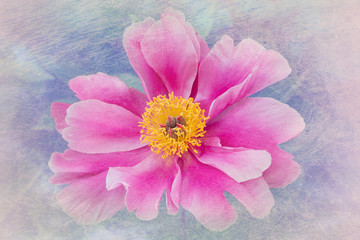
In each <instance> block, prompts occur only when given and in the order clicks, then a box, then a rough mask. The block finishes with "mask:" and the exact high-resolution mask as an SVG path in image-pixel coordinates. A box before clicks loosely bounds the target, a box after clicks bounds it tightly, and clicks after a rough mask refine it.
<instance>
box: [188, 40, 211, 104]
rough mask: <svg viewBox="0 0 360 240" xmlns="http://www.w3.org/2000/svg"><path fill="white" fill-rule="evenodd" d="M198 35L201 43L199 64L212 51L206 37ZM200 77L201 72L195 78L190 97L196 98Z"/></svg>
mask: <svg viewBox="0 0 360 240" xmlns="http://www.w3.org/2000/svg"><path fill="white" fill-rule="evenodd" d="M196 37H197V40H198V41H199V44H200V60H199V65H200V64H201V62H202V61H203V60H204V59H205V57H206V56H207V55H208V53H209V52H210V49H209V46H208V45H207V43H206V42H205V41H204V39H202V37H201V36H200V35H199V34H196ZM198 78H199V72H198V75H197V76H196V78H195V81H194V84H193V87H192V90H191V95H190V97H192V98H195V96H196V94H197V91H198V82H199V80H198Z"/></svg>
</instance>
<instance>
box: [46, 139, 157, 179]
mask: <svg viewBox="0 0 360 240" xmlns="http://www.w3.org/2000/svg"><path fill="white" fill-rule="evenodd" d="M150 153H151V152H150V148H149V147H147V146H146V147H142V148H139V149H135V150H132V151H127V152H116V153H105V154H101V153H99V154H87V153H80V152H76V151H73V150H71V149H67V150H66V151H65V153H53V154H52V156H51V158H50V161H49V168H50V169H51V171H53V172H54V173H55V175H54V176H53V177H52V178H51V179H50V182H51V183H53V184H65V183H70V182H72V180H73V179H74V178H82V177H87V176H89V175H94V174H96V173H99V172H101V171H107V170H108V168H109V167H119V166H121V167H127V166H134V165H136V164H138V163H139V162H140V161H142V160H143V159H145V158H146V157H147V156H148V155H149V154H150Z"/></svg>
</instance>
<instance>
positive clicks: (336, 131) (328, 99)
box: [0, 0, 360, 240]
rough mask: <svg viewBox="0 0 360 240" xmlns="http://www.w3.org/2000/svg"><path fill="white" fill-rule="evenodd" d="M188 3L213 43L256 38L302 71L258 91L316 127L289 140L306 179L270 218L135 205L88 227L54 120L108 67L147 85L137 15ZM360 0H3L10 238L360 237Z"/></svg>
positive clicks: (0, 46)
mask: <svg viewBox="0 0 360 240" xmlns="http://www.w3.org/2000/svg"><path fill="white" fill-rule="evenodd" d="M168 6H172V7H173V8H175V9H179V10H181V11H183V12H184V13H185V15H186V17H187V20H188V21H189V22H190V23H191V24H192V25H193V26H194V28H195V30H197V31H198V33H199V34H200V35H201V36H202V37H203V38H204V39H205V40H206V41H207V43H208V44H209V45H210V47H212V46H213V45H214V43H215V42H216V41H218V40H219V39H220V38H221V36H222V35H224V34H228V35H230V36H231V37H232V38H234V40H235V43H238V42H240V41H241V40H242V39H244V38H247V37H250V38H253V39H255V40H256V41H258V42H260V43H261V44H263V45H264V46H265V47H266V48H270V49H274V50H276V51H278V52H280V53H281V54H282V55H284V56H285V58H287V59H288V61H289V63H290V66H291V67H292V69H293V71H292V73H291V75H290V76H289V77H288V78H286V79H285V80H283V81H281V82H279V83H276V84H274V85H272V86H270V87H268V88H266V89H264V90H263V91H261V92H259V93H258V94H257V95H258V96H268V97H273V98H275V99H277V100H280V101H281V102H284V103H287V104H289V105H290V106H292V107H293V108H295V109H296V110H297V111H298V112H300V114H301V115H302V116H303V117H304V119H305V122H306V129H305V130H304V131H303V132H302V133H301V134H300V135H299V136H298V137H297V138H295V139H293V140H291V141H289V142H287V143H285V144H282V148H283V149H285V150H286V151H288V152H291V153H292V154H293V155H294V156H295V160H296V161H297V162H298V163H299V164H300V165H301V167H302V173H301V175H300V177H299V178H298V180H297V181H296V182H294V183H293V184H290V185H289V186H287V187H286V188H283V189H272V193H273V194H274V197H275V201H276V203H275V206H274V208H273V210H272V212H271V214H270V215H269V216H268V217H266V218H264V219H262V220H258V219H254V218H252V217H251V216H250V215H249V214H248V213H247V212H246V210H245V209H244V208H243V207H242V206H241V205H240V204H239V203H236V201H235V200H234V198H232V197H229V200H230V201H231V202H233V203H234V206H235V208H236V209H237V211H238V213H239V219H238V221H237V222H236V224H234V225H233V226H231V227H230V228H229V229H228V230H226V231H224V232H220V233H216V232H210V231H208V230H207V229H205V228H204V227H202V226H201V225H200V224H199V223H198V222H197V221H196V220H195V218H194V217H193V216H192V215H191V214H190V213H189V212H186V211H184V210H182V209H181V210H180V212H179V214H178V215H176V216H169V215H167V214H166V209H165V202H164V201H162V202H161V205H160V213H159V217H158V218H157V219H155V220H153V221H149V222H144V221H140V220H138V219H137V218H136V217H135V215H134V214H133V213H128V212H127V211H126V210H124V211H122V212H119V213H118V214H116V215H115V216H114V217H113V218H111V219H110V220H107V221H105V222H103V223H100V224H97V225H93V226H82V225H79V224H77V223H76V222H75V221H74V220H73V219H72V218H70V217H69V216H67V215H66V214H65V213H63V212H62V211H61V210H60V208H59V206H58V205H57V203H56V200H55V195H56V193H57V192H59V190H60V189H62V188H63V186H54V185H51V184H49V182H48V178H49V177H50V176H51V175H52V173H51V171H50V170H49V168H48V166H47V162H48V160H49V157H50V155H51V153H52V152H54V151H58V152H63V151H64V150H65V149H66V142H65V141H64V140H62V138H61V136H60V134H58V133H57V132H56V130H55V126H54V122H53V121H52V119H51V117H50V104H51V102H54V101H64V102H68V103H73V102H75V101H76V98H75V97H74V95H73V93H72V92H71V90H70V89H69V88H68V86H67V83H68V81H69V80H70V79H71V78H73V77H75V76H77V75H85V74H93V73H96V72H104V73H107V74H109V75H115V76H118V77H120V78H121V79H122V80H123V81H125V82H126V83H127V84H128V85H130V86H133V87H136V88H138V89H141V85H140V81H139V80H138V79H137V76H136V75H135V72H134V71H133V70H132V68H131V66H130V64H129V61H128V59H127V56H126V54H125V52H124V49H123V47H122V42H121V39H122V34H123V32H124V29H125V27H127V26H128V25H130V24H131V22H132V21H142V20H143V19H144V18H146V17H148V16H151V17H153V18H155V19H158V18H159V17H160V14H161V12H162V11H163V10H164V9H165V8H166V7H168ZM359 59H360V1H358V0H354V1H351V0H335V1H331V0H316V1H305V0H303V1H296V0H288V1H286V0H273V1H261V0H255V1H254V0H243V1H235V0H224V1H215V0H208V1H205V0H195V1H165V0H162V1H156V0H147V1H145V0H144V1H131V0H128V1H125V0H105V1H104V0H96V1H85V0H82V1H81V0H78V1H76V0H59V1H51V0H34V1H25V0H12V1H6V0H0V101H1V102H0V169H1V172H0V224H1V225H0V226H1V227H0V239H6V240H7V239H11V240H12V239H16V240H22V239H74V240H75V239H76V240H78V239H116V240H122V239H131V240H133V239H360V230H359V229H360V177H359V176H360V157H359V156H360V60H359Z"/></svg>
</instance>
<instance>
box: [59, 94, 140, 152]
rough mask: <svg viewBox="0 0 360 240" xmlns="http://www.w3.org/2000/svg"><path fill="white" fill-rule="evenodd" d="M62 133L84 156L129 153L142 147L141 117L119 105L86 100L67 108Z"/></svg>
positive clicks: (71, 146) (72, 146)
mask: <svg viewBox="0 0 360 240" xmlns="http://www.w3.org/2000/svg"><path fill="white" fill-rule="evenodd" d="M65 120H66V122H67V124H68V125H69V126H70V127H68V128H66V129H64V130H63V131H62V134H63V137H64V139H65V140H66V141H68V142H69V147H70V148H71V149H74V150H76V151H79V152H84V153H109V152H117V151H129V150H132V149H136V148H139V147H141V146H143V144H141V142H140V129H139V127H138V122H139V121H141V118H139V117H138V116H136V115H134V114H133V113H132V112H130V111H128V110H126V109H125V108H122V107H120V106H117V105H113V104H108V103H104V102H101V101H99V100H85V101H81V102H78V103H75V104H72V105H71V106H70V107H69V108H68V109H67V116H66V119H65Z"/></svg>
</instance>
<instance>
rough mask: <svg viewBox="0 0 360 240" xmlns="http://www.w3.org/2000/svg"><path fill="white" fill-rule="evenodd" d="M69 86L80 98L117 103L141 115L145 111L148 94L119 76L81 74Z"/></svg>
mask: <svg viewBox="0 0 360 240" xmlns="http://www.w3.org/2000/svg"><path fill="white" fill-rule="evenodd" d="M69 86H70V88H71V89H72V90H73V91H74V93H75V94H76V96H77V97H78V98H79V99H80V100H87V99H98V100H101V101H103V102H106V103H111V104H117V105H119V106H121V107H123V108H125V109H127V110H129V111H130V112H132V113H134V114H136V115H137V116H140V117H141V115H142V114H143V113H144V111H145V106H146V101H147V98H146V96H145V95H144V94H143V93H141V92H140V91H139V90H137V89H135V88H129V87H128V86H126V84H125V83H124V82H123V81H121V80H120V79H119V78H117V77H112V76H109V75H106V74H104V73H98V74H95V75H89V76H79V77H76V78H74V79H72V80H70V82H69Z"/></svg>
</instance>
